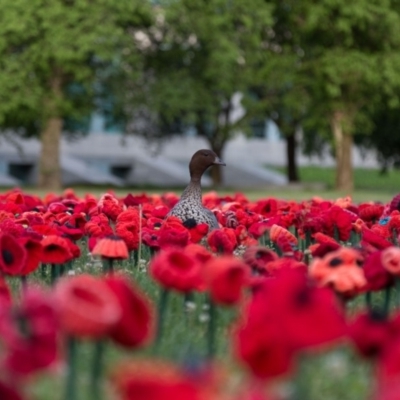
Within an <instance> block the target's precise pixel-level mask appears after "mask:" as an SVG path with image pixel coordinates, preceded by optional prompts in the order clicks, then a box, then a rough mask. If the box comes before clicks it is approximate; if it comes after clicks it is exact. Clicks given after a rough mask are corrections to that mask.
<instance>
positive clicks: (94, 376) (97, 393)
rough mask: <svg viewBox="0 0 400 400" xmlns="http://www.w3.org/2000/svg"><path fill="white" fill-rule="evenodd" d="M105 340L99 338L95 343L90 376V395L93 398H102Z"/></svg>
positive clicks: (96, 399)
mask: <svg viewBox="0 0 400 400" xmlns="http://www.w3.org/2000/svg"><path fill="white" fill-rule="evenodd" d="M104 350H105V341H104V340H98V341H96V342H95V343H94V351H93V361H92V366H91V376H90V389H91V390H90V395H91V397H92V399H93V400H100V399H101V397H102V396H101V375H102V370H103V358H104Z"/></svg>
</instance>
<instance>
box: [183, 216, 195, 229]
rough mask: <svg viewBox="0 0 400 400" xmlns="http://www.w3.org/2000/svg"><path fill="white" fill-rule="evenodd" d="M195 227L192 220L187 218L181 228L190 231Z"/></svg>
mask: <svg viewBox="0 0 400 400" xmlns="http://www.w3.org/2000/svg"><path fill="white" fill-rule="evenodd" d="M196 225H197V222H196V220H195V219H194V218H188V219H187V220H186V221H185V222H184V223H183V226H184V227H186V228H188V229H192V228H195V227H196Z"/></svg>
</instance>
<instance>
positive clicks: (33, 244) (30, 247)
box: [18, 236, 43, 275]
mask: <svg viewBox="0 0 400 400" xmlns="http://www.w3.org/2000/svg"><path fill="white" fill-rule="evenodd" d="M18 242H19V243H20V244H21V245H22V246H23V247H24V249H25V251H26V254H27V257H26V259H25V263H24V266H23V268H22V270H21V275H28V274H30V273H31V272H33V271H35V270H36V269H37V268H38V266H39V264H40V260H41V259H42V252H43V249H42V244H41V242H40V241H39V240H36V239H33V238H32V237H29V236H23V237H21V238H19V239H18Z"/></svg>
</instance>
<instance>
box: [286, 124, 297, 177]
mask: <svg viewBox="0 0 400 400" xmlns="http://www.w3.org/2000/svg"><path fill="white" fill-rule="evenodd" d="M296 133H297V132H296V128H295V130H294V131H293V132H292V133H291V134H289V135H285V139H286V162H287V167H286V173H287V178H288V180H289V182H299V181H300V179H299V172H298V167H297V158H296V150H297V137H296Z"/></svg>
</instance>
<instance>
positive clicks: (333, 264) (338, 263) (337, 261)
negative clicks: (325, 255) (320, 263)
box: [329, 257, 343, 268]
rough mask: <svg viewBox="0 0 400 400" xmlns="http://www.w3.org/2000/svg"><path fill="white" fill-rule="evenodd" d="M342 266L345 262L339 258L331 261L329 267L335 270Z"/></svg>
mask: <svg viewBox="0 0 400 400" xmlns="http://www.w3.org/2000/svg"><path fill="white" fill-rule="evenodd" d="M340 264H343V260H342V259H341V258H339V257H334V258H332V260H331V261H329V266H330V267H333V268H334V267H338V266H339V265H340Z"/></svg>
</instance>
